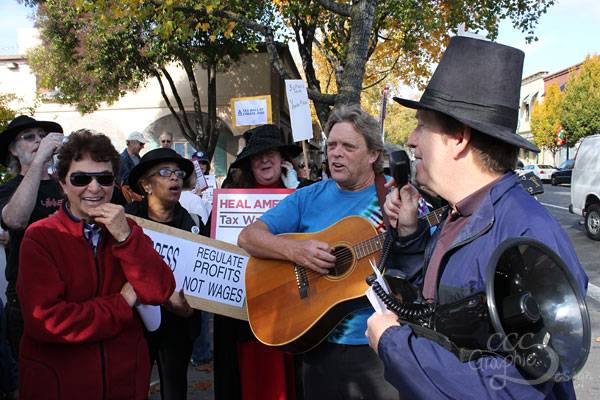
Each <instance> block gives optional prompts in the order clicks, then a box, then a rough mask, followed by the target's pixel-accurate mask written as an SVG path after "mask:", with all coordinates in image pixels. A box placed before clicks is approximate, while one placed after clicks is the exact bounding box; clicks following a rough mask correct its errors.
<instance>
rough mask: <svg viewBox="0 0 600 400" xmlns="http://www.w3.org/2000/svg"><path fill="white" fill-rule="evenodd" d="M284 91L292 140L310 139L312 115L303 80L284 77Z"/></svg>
mask: <svg viewBox="0 0 600 400" xmlns="http://www.w3.org/2000/svg"><path fill="white" fill-rule="evenodd" d="M285 91H286V94H287V99H288V106H289V109H290V120H291V122H292V136H293V137H294V142H299V141H301V140H308V139H312V137H313V130H312V117H311V114H310V103H309V102H308V93H307V91H306V85H305V84H304V81H303V80H302V79H286V81H285Z"/></svg>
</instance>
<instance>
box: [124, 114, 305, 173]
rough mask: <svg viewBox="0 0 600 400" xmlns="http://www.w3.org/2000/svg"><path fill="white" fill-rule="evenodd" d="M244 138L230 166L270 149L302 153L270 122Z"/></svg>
mask: <svg viewBox="0 0 600 400" xmlns="http://www.w3.org/2000/svg"><path fill="white" fill-rule="evenodd" d="M244 139H245V140H246V145H245V146H244V148H243V149H242V151H241V152H240V154H238V155H237V158H236V159H235V161H234V162H233V163H231V168H242V167H243V166H244V164H246V163H247V162H248V161H250V157H252V156H253V155H255V154H260V153H262V152H263V151H267V150H270V149H278V150H279V151H281V152H284V153H286V154H288V155H289V156H290V157H296V156H297V155H298V154H300V153H302V148H301V147H299V146H296V145H295V144H283V142H282V141H281V134H280V133H279V128H278V127H277V126H275V125H272V124H267V125H261V126H257V127H256V128H252V129H249V130H247V131H246V132H244ZM130 179H131V178H130Z"/></svg>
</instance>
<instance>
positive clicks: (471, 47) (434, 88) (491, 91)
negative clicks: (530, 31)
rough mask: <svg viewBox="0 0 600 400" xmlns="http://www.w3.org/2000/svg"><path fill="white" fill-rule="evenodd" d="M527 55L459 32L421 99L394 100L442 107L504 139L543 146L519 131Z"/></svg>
mask: <svg viewBox="0 0 600 400" xmlns="http://www.w3.org/2000/svg"><path fill="white" fill-rule="evenodd" d="M524 57H525V54H524V53H523V52H522V51H521V50H519V49H515V48H513V47H509V46H504V45H501V44H498V43H493V42H489V41H487V40H480V39H474V38H469V37H464V36H454V37H453V38H452V39H450V43H449V44H448V48H447V49H446V52H445V53H444V55H443V57H442V60H441V61H440V64H439V65H438V67H437V68H436V70H435V72H434V73H433V76H432V77H431V80H430V81H429V84H427V88H426V89H425V92H423V95H422V96H421V99H420V100H419V101H413V100H408V99H400V98H398V97H394V100H395V101H397V102H398V103H400V104H402V105H403V106H405V107H409V108H415V109H427V110H434V111H439V112H441V113H443V114H446V115H449V116H451V117H452V118H454V119H456V120H458V121H459V122H461V123H463V124H465V125H466V126H469V127H471V128H473V129H476V130H478V131H480V132H482V133H485V134H486V135H489V136H492V137H495V138H496V139H499V140H501V141H503V142H506V143H509V144H511V145H514V146H516V147H520V148H523V149H526V150H530V151H534V152H539V151H540V149H538V148H537V146H535V145H534V144H533V143H531V142H529V141H528V140H526V139H525V138H523V137H521V136H520V135H518V134H517V133H516V131H517V124H518V122H519V99H520V93H521V76H522V73H523V59H524Z"/></svg>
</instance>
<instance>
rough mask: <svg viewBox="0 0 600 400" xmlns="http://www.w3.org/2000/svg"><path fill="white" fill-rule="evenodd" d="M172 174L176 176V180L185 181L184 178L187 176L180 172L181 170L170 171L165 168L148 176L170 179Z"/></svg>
mask: <svg viewBox="0 0 600 400" xmlns="http://www.w3.org/2000/svg"><path fill="white" fill-rule="evenodd" d="M173 174H175V176H176V177H177V178H179V179H185V176H186V175H187V174H186V173H185V171H182V170H177V171H173V170H171V169H166V168H165V169H159V170H158V171H156V172H155V173H153V174H150V176H152V175H160V176H162V177H163V178H170V177H171V175H173Z"/></svg>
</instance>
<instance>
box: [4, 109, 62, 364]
mask: <svg viewBox="0 0 600 400" xmlns="http://www.w3.org/2000/svg"><path fill="white" fill-rule="evenodd" d="M62 132H63V130H62V127H61V126H60V125H59V124H57V123H56V122H51V121H36V120H35V119H33V118H31V117H28V116H26V115H21V116H19V117H17V118H15V119H14V120H12V121H11V122H10V124H8V127H7V128H6V129H5V130H4V131H3V132H2V133H1V134H0V162H2V164H3V165H4V166H6V167H8V168H10V169H11V170H12V172H13V173H16V174H17V176H16V177H15V178H13V179H11V180H10V181H8V182H5V183H4V184H2V185H1V186H0V210H1V213H2V227H3V228H4V229H8V232H9V234H10V239H11V245H10V251H9V254H8V260H7V262H6V280H7V281H8V287H7V289H6V297H7V302H6V326H7V337H8V340H9V343H10V345H11V351H12V354H13V357H14V358H15V359H17V357H18V351H19V341H20V339H21V336H22V334H23V318H22V316H21V307H20V305H19V302H18V300H17V293H16V288H15V284H16V281H17V275H18V268H19V249H20V247H21V241H22V240H23V235H24V234H25V229H27V227H28V226H29V225H31V224H32V223H34V222H35V221H38V220H40V219H42V218H46V217H47V216H49V215H51V214H53V213H55V212H56V211H57V210H58V207H59V205H60V201H61V199H62V198H63V195H62V191H61V189H60V185H59V184H58V181H56V180H55V179H52V178H51V177H50V175H49V174H48V167H49V163H50V161H51V160H52V156H53V155H54V154H56V153H58V151H59V150H60V147H61V145H62V140H63V134H62Z"/></svg>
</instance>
